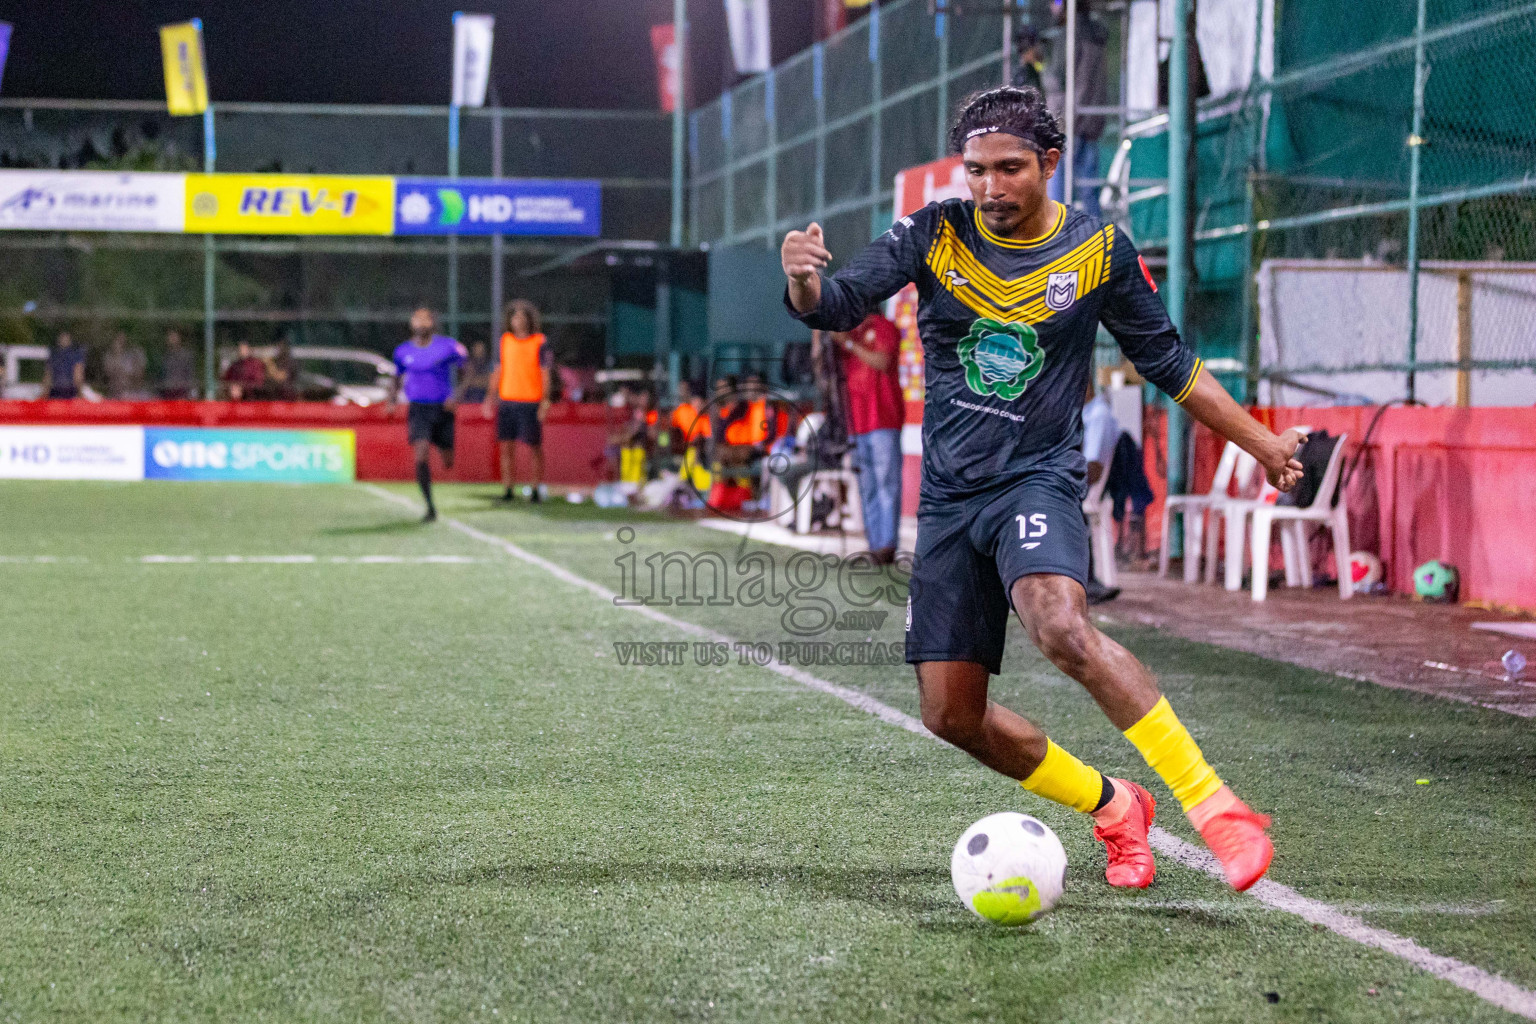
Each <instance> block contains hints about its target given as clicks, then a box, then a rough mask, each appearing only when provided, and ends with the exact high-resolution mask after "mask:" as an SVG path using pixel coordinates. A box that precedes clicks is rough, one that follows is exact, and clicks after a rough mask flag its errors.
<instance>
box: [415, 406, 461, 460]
mask: <svg viewBox="0 0 1536 1024" xmlns="http://www.w3.org/2000/svg"><path fill="white" fill-rule="evenodd" d="M453 427H454V416H453V410H452V409H449V408H447V407H446V406H444V405H443V403H441V402H412V403H411V404H410V406H409V407H407V409H406V414H405V430H406V437H408V438H410V441H411V444H415V443H416V442H417V441H430V442H432V446H433V447H434V448H441V449H442V450H443V451H445V452H451V451H453Z"/></svg>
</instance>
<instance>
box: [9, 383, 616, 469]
mask: <svg viewBox="0 0 1536 1024" xmlns="http://www.w3.org/2000/svg"><path fill="white" fill-rule="evenodd" d="M611 415H612V414H611V413H610V411H609V409H608V408H607V407H606V406H604V405H600V404H596V403H576V402H557V403H555V404H554V405H552V406H550V409H549V416H548V418H547V419H545V421H544V461H545V479H546V481H547V482H549V483H551V484H560V485H568V486H591V485H592V484H595V483H598V482H599V481H601V479H602V455H603V445H604V444H605V443H606V441H607V438H608V433H609V431H610V430H611V429H612V425H611V423H610V416H611ZM0 423H8V424H32V425H44V424H46V425H56V426H63V425H68V424H76V425H115V426H116V425H121V426H158V427H168V426H179V427H239V428H246V429H260V428H262V427H269V428H272V429H274V430H276V429H283V430H303V429H315V430H319V429H331V430H335V429H345V430H352V431H354V432H355V433H356V435H357V477H358V479H359V480H411V479H414V477H415V470H414V462H415V460H414V458H413V456H412V454H411V446H410V445H409V444H408V443H407V442H406V439H405V409H404V407H403V406H402V407H401V408H400V409H399V410H398V411H397V413H396V414H395V416H394V417H390V416H388V415H386V414H385V412H384V410H383V408H381V407H379V406H372V407H368V408H362V407H360V406H355V405H328V404H325V403H320V402H86V401H80V400H73V401H46V400H45V401H37V402H5V401H0ZM457 433H458V436H457V444H456V451H457V460H456V462H455V465H454V469H453V472H451V473H447V474H442V473H441V472H440V471H438V470H434V472H435V473H437V475H439V476H440V477H441V478H442V479H445V480H457V481H464V482H471V483H483V482H491V481H494V480H497V479H499V477H500V469H499V468H498V461H497V458H498V457H497V450H496V423H495V421H494V420H488V419H486V418H485V415H484V413H483V412H482V411H481V407H480V406H479V405H465V406H461V407H460V408H459V411H458V431H457ZM519 461H520V465H519V467H518V469H519V473H520V474H522V475H523V477H524V478H526V474H527V473H528V466H527V459H526V458H524V459H520V460H519Z"/></svg>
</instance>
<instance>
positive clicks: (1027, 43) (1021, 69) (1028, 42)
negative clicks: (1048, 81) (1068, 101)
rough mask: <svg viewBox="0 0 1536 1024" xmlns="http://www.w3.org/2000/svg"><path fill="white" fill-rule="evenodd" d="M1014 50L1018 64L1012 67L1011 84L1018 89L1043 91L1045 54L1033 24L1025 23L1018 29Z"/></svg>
mask: <svg viewBox="0 0 1536 1024" xmlns="http://www.w3.org/2000/svg"><path fill="white" fill-rule="evenodd" d="M1014 50H1015V52H1016V53H1017V54H1018V56H1019V62H1018V65H1017V66H1015V67H1014V69H1013V84H1014V85H1016V86H1018V87H1019V88H1020V89H1034V90H1035V91H1036V92H1040V93H1044V92H1045V79H1044V78H1043V77H1042V76H1043V75H1044V73H1045V54H1044V52H1043V49H1042V47H1041V46H1040V33H1039V32H1037V31H1035V28H1034V26H1033V25H1025V26H1024V27H1022V28H1020V29H1019V34H1018V36H1017V37H1016V38H1015V40H1014Z"/></svg>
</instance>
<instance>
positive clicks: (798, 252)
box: [779, 223, 832, 282]
mask: <svg viewBox="0 0 1536 1024" xmlns="http://www.w3.org/2000/svg"><path fill="white" fill-rule="evenodd" d="M779 258H780V259H781V260H782V261H783V264H784V276H785V277H788V278H789V279H790V280H792V281H800V282H805V281H809V280H810V279H811V278H813V277H815V276H816V275H817V273H819V272H820V271H821V269H822V268H823V267H825V266H826V265H827V263H828V262H830V261H831V259H832V254H831V253H830V252H828V251H827V246H826V239H825V238H823V237H822V234H821V225H820V224H815V223H813V224H811V226H810V227H808V228H806V229H805V230H804V231H791V232H790V233H789V234H787V235H785V236H784V245H783V246H782V247H781V248H780V250H779Z"/></svg>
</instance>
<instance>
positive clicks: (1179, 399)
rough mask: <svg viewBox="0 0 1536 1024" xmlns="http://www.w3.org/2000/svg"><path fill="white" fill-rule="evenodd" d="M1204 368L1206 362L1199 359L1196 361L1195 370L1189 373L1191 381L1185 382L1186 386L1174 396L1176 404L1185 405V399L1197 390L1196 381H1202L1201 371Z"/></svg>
mask: <svg viewBox="0 0 1536 1024" xmlns="http://www.w3.org/2000/svg"><path fill="white" fill-rule="evenodd" d="M1204 366H1205V360H1204V359H1200V358H1198V357H1197V358H1196V359H1195V368H1194V369H1193V370H1191V371H1189V380H1187V381H1185V382H1184V386H1183V387H1182V388H1180V389H1179V393H1178V394H1177V395H1174V396H1173V401H1174V403H1175V404H1181V403H1183V401H1184V399H1186V398H1188V397H1189V393H1190V392H1191V391H1193V390H1195V381H1197V380H1199V379H1200V370H1201V368H1202V367H1204Z"/></svg>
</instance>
